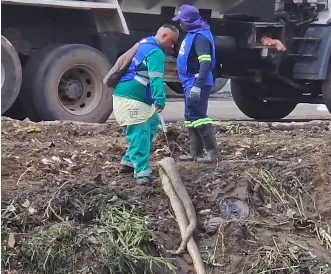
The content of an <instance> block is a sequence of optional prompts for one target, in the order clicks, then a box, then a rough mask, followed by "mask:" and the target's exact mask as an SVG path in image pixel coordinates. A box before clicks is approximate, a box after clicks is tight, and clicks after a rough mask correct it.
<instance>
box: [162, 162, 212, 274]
mask: <svg viewBox="0 0 331 274" xmlns="http://www.w3.org/2000/svg"><path fill="white" fill-rule="evenodd" d="M158 167H159V174H160V178H161V183H162V187H163V190H164V192H165V193H166V194H167V196H168V198H169V200H170V203H171V206H172V208H173V211H174V213H175V216H176V219H177V222H178V226H179V229H180V232H181V236H182V241H181V244H180V246H179V248H178V249H177V250H174V251H172V250H167V251H168V252H169V253H171V254H180V253H182V252H184V251H185V249H186V248H187V250H188V252H189V254H190V255H191V257H192V261H193V264H194V268H195V270H196V273H197V274H206V270H205V267H204V264H203V260H202V257H201V254H200V251H199V249H198V247H197V245H196V243H195V241H194V238H193V237H192V234H193V232H194V230H195V228H196V226H197V216H196V212H195V209H194V206H193V204H192V201H191V199H190V196H189V195H188V193H187V191H186V188H185V187H184V185H183V183H182V180H181V177H180V174H179V172H178V170H177V167H176V162H175V160H174V159H173V158H171V157H166V158H163V159H162V160H161V161H159V162H158Z"/></svg>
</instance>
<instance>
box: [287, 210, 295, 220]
mask: <svg viewBox="0 0 331 274" xmlns="http://www.w3.org/2000/svg"><path fill="white" fill-rule="evenodd" d="M295 214H296V212H295V211H294V210H292V209H290V208H289V209H288V210H287V212H286V217H288V218H290V219H293V217H294V215H295Z"/></svg>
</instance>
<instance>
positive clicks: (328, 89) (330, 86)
mask: <svg viewBox="0 0 331 274" xmlns="http://www.w3.org/2000/svg"><path fill="white" fill-rule="evenodd" d="M322 91H323V99H324V103H325V105H326V107H327V108H328V110H329V112H330V113H331V60H330V62H329V68H328V74H327V76H326V79H325V80H324V82H323V84H322Z"/></svg>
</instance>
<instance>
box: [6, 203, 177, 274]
mask: <svg viewBox="0 0 331 274" xmlns="http://www.w3.org/2000/svg"><path fill="white" fill-rule="evenodd" d="M147 225H148V222H147V217H142V216H140V215H138V214H137V213H135V212H134V211H133V210H132V209H127V208H126V207H125V206H114V205H109V204H108V205H105V206H104V207H103V208H102V209H101V211H100V213H99V215H98V218H97V219H96V220H94V221H93V223H92V224H81V223H77V222H73V221H71V222H69V221H63V222H58V223H53V224H50V225H47V226H45V227H42V228H38V229H35V230H32V231H30V232H28V233H25V234H21V235H16V236H19V237H20V243H19V247H20V248H16V249H11V250H9V251H8V254H10V256H5V257H8V258H7V259H5V258H4V259H3V262H4V263H5V264H7V265H8V264H9V265H10V266H13V265H15V264H16V265H17V263H14V264H13V263H12V262H13V261H14V260H16V262H20V265H21V267H22V268H23V269H24V270H32V271H33V272H38V273H43V274H63V273H66V274H74V273H75V274H76V273H77V274H78V273H112V274H113V273H127V274H140V273H155V271H157V270H160V269H162V273H165V270H167V271H168V272H173V273H174V272H175V268H174V266H173V264H172V263H171V261H170V260H168V259H165V258H163V257H160V255H159V252H158V251H157V248H156V247H155V245H154V240H155V239H154V236H153V234H152V232H151V231H150V230H149V228H148V226H147Z"/></svg>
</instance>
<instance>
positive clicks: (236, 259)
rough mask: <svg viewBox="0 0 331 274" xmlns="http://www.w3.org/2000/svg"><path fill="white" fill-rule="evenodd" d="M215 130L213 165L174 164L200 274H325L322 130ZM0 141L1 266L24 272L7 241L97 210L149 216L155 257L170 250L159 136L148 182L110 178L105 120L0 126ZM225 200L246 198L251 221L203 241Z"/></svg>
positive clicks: (329, 216)
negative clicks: (119, 206)
mask: <svg viewBox="0 0 331 274" xmlns="http://www.w3.org/2000/svg"><path fill="white" fill-rule="evenodd" d="M168 131H169V132H168V141H169V143H170V148H171V151H172V156H173V157H174V158H176V157H178V155H180V154H181V153H183V152H185V151H188V141H187V137H188V136H187V133H186V131H185V129H184V128H183V127H182V126H181V125H176V124H170V125H168ZM215 131H216V132H217V142H218V145H219V148H220V151H221V160H220V161H219V162H218V163H217V164H213V165H203V164H197V163H180V162H178V169H179V171H180V174H181V177H182V181H183V183H184V185H185V186H186V188H187V190H188V193H189V195H190V197H191V199H192V201H193V204H194V206H195V210H196V212H197V213H198V216H199V218H198V229H197V231H196V233H195V239H196V241H197V243H198V246H199V247H200V250H201V252H202V254H203V256H204V259H205V262H206V268H207V269H208V271H209V273H224V274H230V273H284V274H285V273H305V274H308V273H316V274H317V273H331V264H330V258H331V253H330V252H331V250H328V244H327V242H326V241H323V239H324V238H323V239H319V238H318V235H320V234H321V233H320V234H318V233H317V232H316V227H323V229H325V230H326V231H327V228H328V226H331V211H330V208H331V199H330V194H331V133H330V124H329V123H328V122H323V123H315V124H314V123H312V124H309V125H308V126H307V124H304V125H302V126H300V127H298V128H297V127H296V126H291V127H289V126H287V127H284V126H280V125H278V126H277V125H275V124H264V123H263V124H257V123H253V124H236V123H228V124H220V125H218V126H215ZM1 133H2V135H1V141H2V148H1V149H2V151H1V152H2V154H1V160H2V163H1V179H2V180H1V191H2V201H1V202H2V209H1V210H2V217H3V218H2V249H3V250H2V251H3V254H4V252H5V259H6V260H4V259H3V260H2V269H3V270H5V269H7V270H8V269H14V270H16V271H18V272H17V273H27V272H24V271H26V270H24V269H25V268H26V265H25V264H22V263H19V262H18V261H15V260H11V259H10V258H9V257H10V256H9V255H8V254H9V253H10V254H13V253H15V252H16V251H17V250H18V249H19V246H20V244H19V243H18V244H16V245H15V246H14V247H13V248H9V247H8V239H9V235H12V234H11V233H24V232H26V231H27V230H29V231H31V230H33V229H35V228H37V227H42V226H46V225H49V224H50V223H54V222H59V221H68V220H75V221H76V222H77V223H80V224H86V223H91V222H93V220H94V219H95V217H96V215H97V212H98V210H99V209H100V208H101V207H102V206H103V205H105V204H107V203H118V202H120V203H124V204H127V205H130V206H131V207H134V209H135V210H137V211H138V212H139V213H140V214H142V215H144V216H148V222H149V226H150V228H151V229H153V231H154V234H155V236H156V240H155V244H156V246H158V248H159V249H160V251H161V253H163V252H164V249H168V250H174V249H177V248H178V246H179V244H180V233H179V229H178V226H177V223H176V220H175V219H174V217H173V213H172V210H171V208H170V206H169V201H168V199H167V197H166V195H165V194H164V193H163V191H162V187H161V184H160V181H159V178H158V172H157V169H156V162H157V160H160V159H161V158H162V157H164V156H169V153H168V150H167V147H166V142H165V138H164V136H163V134H162V132H160V133H159V136H158V139H157V140H156V142H155V143H154V145H153V152H152V168H153V175H154V176H155V180H154V181H153V183H152V185H150V186H138V185H136V184H135V182H134V180H133V178H132V176H131V175H119V174H118V169H119V162H120V159H121V156H122V155H123V154H124V151H125V149H126V141H125V139H124V138H123V133H122V129H121V128H119V127H118V126H117V125H115V124H111V123H110V124H104V125H93V124H92V125H88V124H79V123H69V122H66V123H60V122H53V123H39V124H34V123H29V122H19V121H14V120H6V119H5V120H2V128H1ZM268 181H269V182H272V183H271V185H273V186H274V187H275V188H277V189H278V188H279V189H281V190H283V191H284V193H287V194H288V195H287V194H286V195H285V194H284V193H280V197H278V198H277V196H275V195H274V192H273V191H269V190H268V189H267V188H263V187H262V183H261V182H268ZM259 182H260V183H259ZM227 196H235V197H238V198H240V199H241V200H242V201H244V202H246V203H247V204H248V206H249V208H250V217H249V218H248V219H247V220H245V221H229V220H226V221H225V220H223V222H222V224H221V226H219V224H217V222H216V229H213V230H212V231H213V232H210V231H211V230H208V233H207V231H206V227H205V224H206V222H207V221H210V220H211V219H213V218H215V217H220V211H219V203H220V201H221V200H222V199H223V198H224V197H227ZM292 198H293V199H292ZM282 199H283V200H282ZM26 201H28V203H29V205H27V204H25V202H26ZM50 201H51V205H52V209H53V211H54V212H55V213H54V212H53V211H52V209H50V208H49V207H48V205H49V202H50ZM297 205H299V207H298V206H297ZM31 208H32V209H33V210H32V211H31V210H30V211H29V213H28V214H27V210H28V209H31ZM298 208H300V209H302V212H301V211H300V210H298ZM23 220H24V222H23ZM323 235H324V234H323ZM330 247H331V242H330ZM15 250H16V251H15ZM9 251H10V252H9ZM273 252H274V253H273ZM163 255H164V256H166V257H169V256H170V255H168V254H165V253H164V254H163ZM267 255H268V256H269V257H268V256H267ZM86 256H87V255H86ZM277 256H278V257H277ZM267 257H268V258H269V259H268V260H266V258H267ZM276 257H277V258H279V259H277V258H276ZM80 259H81V260H86V257H84V258H80ZM174 259H175V263H176V266H177V268H178V269H177V272H176V273H194V269H193V266H192V261H191V259H190V257H189V255H188V254H183V255H181V256H177V257H174ZM272 260H274V261H272ZM262 264H264V266H262ZM265 269H267V270H268V271H266V272H261V270H263V271H264V270H265ZM84 273H85V272H84ZM86 273H88V272H86Z"/></svg>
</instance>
